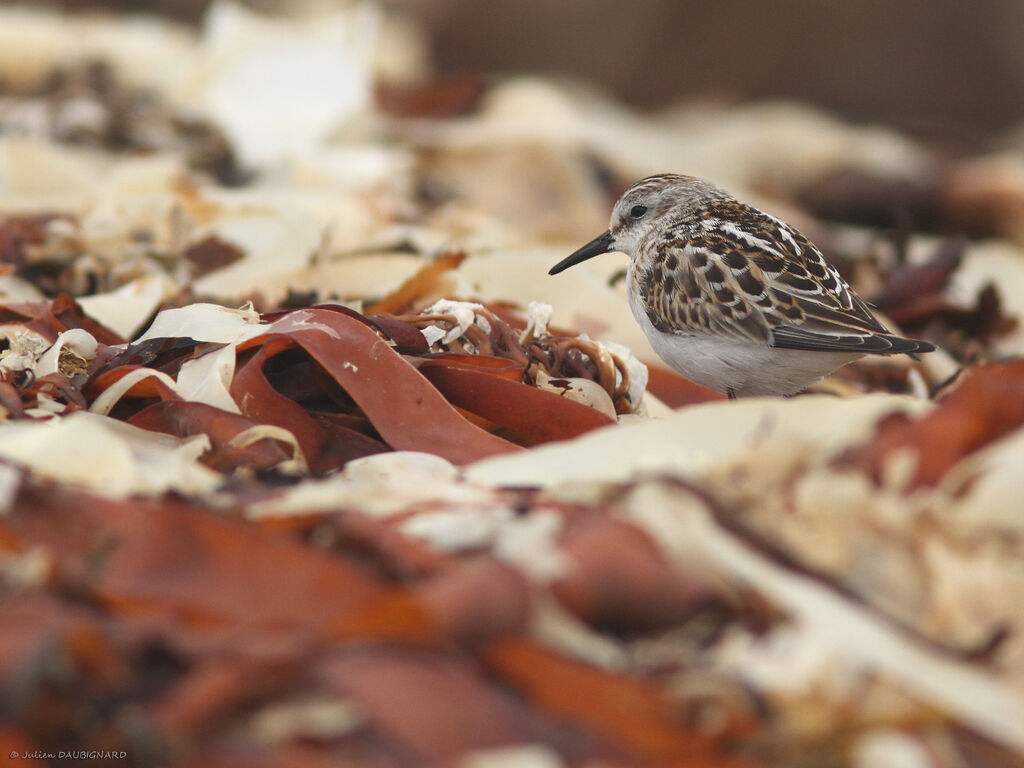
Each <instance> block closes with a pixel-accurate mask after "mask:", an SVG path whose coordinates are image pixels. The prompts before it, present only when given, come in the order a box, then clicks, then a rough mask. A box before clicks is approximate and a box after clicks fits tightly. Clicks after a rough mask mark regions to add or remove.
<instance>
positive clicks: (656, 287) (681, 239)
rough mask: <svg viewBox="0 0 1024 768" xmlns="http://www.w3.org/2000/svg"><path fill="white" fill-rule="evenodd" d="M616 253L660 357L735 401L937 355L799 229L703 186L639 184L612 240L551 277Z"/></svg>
mask: <svg viewBox="0 0 1024 768" xmlns="http://www.w3.org/2000/svg"><path fill="white" fill-rule="evenodd" d="M609 251H622V252H624V253H626V254H627V255H628V256H629V259H630V262H629V269H628V271H627V273H626V286H627V291H628V294H629V306H630V309H631V310H632V311H633V316H634V317H635V318H636V320H637V322H638V323H640V326H641V327H642V328H643V330H644V333H645V334H646V335H647V338H648V340H649V341H650V342H651V346H652V347H653V348H654V351H655V352H657V353H658V355H659V356H660V357H661V358H662V359H663V360H664V361H665V362H666V363H668V364H669V366H670V367H672V368H674V369H675V370H677V371H679V373H681V374H683V375H684V376H685V377H686V378H688V379H690V380H691V381H695V382H697V383H698V384H702V385H704V386H706V387H710V388H711V389H716V390H718V391H719V392H724V393H726V394H727V395H728V396H729V397H730V398H736V397H748V396H757V395H791V394H794V393H795V392H799V391H800V390H802V389H804V388H805V387H806V386H807V385H808V384H811V383H813V382H815V381H817V380H819V379H821V378H822V377H824V376H826V375H828V374H829V373H831V372H832V371H834V370H835V369H836V368H839V367H840V366H842V365H845V364H847V363H849V362H852V361H854V360H857V359H858V358H860V357H862V356H863V355H895V354H901V353H906V354H910V355H913V354H914V353H917V352H931V351H932V350H934V349H935V346H934V345H933V344H930V343H929V342H927V341H917V340H915V339H905V338H901V337H899V336H895V335H893V334H892V333H891V332H890V331H889V330H888V329H887V328H886V327H885V326H884V325H882V324H881V323H880V322H878V320H877V319H876V318H875V316H874V315H872V314H871V310H870V309H868V306H867V304H865V303H864V301H863V300H862V299H861V298H860V297H859V296H857V294H855V293H854V292H853V290H852V289H851V288H850V286H849V285H847V283H846V281H844V280H843V278H842V277H840V276H839V272H838V271H837V270H836V268H835V267H833V266H832V265H831V264H829V263H828V262H827V261H826V260H825V257H824V256H822V254H821V251H819V250H818V249H817V247H815V246H814V244H813V243H811V242H810V241H809V240H808V239H807V238H806V237H804V236H803V235H802V234H801V233H800V232H798V231H797V230H796V229H794V228H793V227H791V226H789V225H788V224H786V223H785V222H783V221H781V220H779V219H777V218H775V217H774V216H771V215H769V214H767V213H764V212H763V211H760V210H758V209H757V208H754V207H753V206H750V205H747V204H746V203H741V202H740V201H739V200H737V199H736V198H735V197H733V196H732V195H730V194H729V193H728V192H726V191H725V190H724V189H722V188H721V187H718V186H716V185H714V184H712V183H710V182H708V181H705V180H703V179H698V178H694V177H692V176H681V175H677V174H660V175H657V176H649V177H647V178H646V179H641V180H640V181H638V182H636V183H635V184H633V186H631V187H630V188H629V189H627V190H626V191H625V192H624V193H623V195H622V197H620V198H619V200H618V202H617V203H616V204H615V207H614V209H613V210H612V215H611V222H610V224H609V228H608V230H607V231H606V232H604V233H603V234H601V235H598V236H597V237H596V238H594V239H593V240H591V241H590V242H589V243H587V244H586V245H584V246H583V247H582V248H580V249H579V250H577V251H576V252H575V253H573V254H572V255H570V256H568V257H567V258H565V259H563V260H562V261H560V262H559V263H558V264H556V265H555V266H554V267H552V268H551V271H550V272H549V274H552V275H555V274H558V273H559V272H561V271H563V270H565V269H568V268H569V267H571V266H573V265H575V264H579V263H580V262H582V261H586V260H587V259H590V258H593V257H594V256H597V255H599V254H602V253H608V252H609Z"/></svg>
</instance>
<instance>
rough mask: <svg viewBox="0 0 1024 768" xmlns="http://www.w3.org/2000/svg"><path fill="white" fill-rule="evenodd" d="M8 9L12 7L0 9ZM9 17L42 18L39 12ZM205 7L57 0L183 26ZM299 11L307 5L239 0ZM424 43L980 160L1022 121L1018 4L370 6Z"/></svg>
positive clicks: (492, 66)
mask: <svg viewBox="0 0 1024 768" xmlns="http://www.w3.org/2000/svg"><path fill="white" fill-rule="evenodd" d="M5 1H6V2H7V4H12V3H11V2H10V0H5ZM21 4H22V5H31V6H34V7H39V6H40V5H42V4H41V3H39V2H37V1H36V0H29V1H28V2H22V3H21ZM207 4H208V3H207V2H206V0H106V1H105V2H103V1H100V0H65V1H64V2H62V3H53V5H57V6H58V7H63V8H69V9H75V10H82V9H101V10H108V11H113V12H127V11H149V12H157V13H161V14H165V15H168V16H171V17H173V18H175V19H178V20H182V21H187V22H195V21H197V20H198V19H199V18H200V17H201V15H202V13H203V11H204V9H205V7H206V6H207ZM246 4H247V5H249V6H251V7H253V8H254V9H258V10H261V11H274V12H278V13H281V12H285V13H287V12H298V11H308V10H309V9H310V6H316V5H317V0H297V1H296V0H248V2H247V3H246ZM382 5H384V6H385V7H387V8H388V9H389V10H391V11H393V12H395V13H399V14H404V15H406V16H407V17H410V18H411V19H412V20H414V21H415V22H416V23H417V24H418V25H420V26H422V27H423V28H425V29H426V30H427V32H428V35H429V38H430V40H431V45H432V52H431V53H432V60H433V62H434V63H435V64H436V66H437V67H438V70H439V74H445V73H451V72H467V71H468V72H473V73H499V74H500V73H502V72H510V71H516V72H537V73H542V74H549V75H551V74H554V75H559V74H561V75H565V76H569V77H574V78H582V79H585V80H587V81H591V82H593V83H595V84H597V85H598V86H600V87H603V88H605V89H607V90H608V91H609V92H611V93H613V94H615V95H616V96H617V97H618V98H620V99H622V100H624V101H626V102H627V103H631V104H634V105H637V106H640V107H657V106H661V105H665V104H673V103H676V102H679V101H681V100H683V99H688V98H693V97H703V98H712V99H717V100H723V101H727V102H728V101H738V100H747V99H754V98H763V97H788V98H793V99H799V100H803V101H809V102H811V103H814V104H817V105H819V106H822V107H825V108H827V109H830V110H834V111H836V112H837V113H838V114H839V115H841V116H843V117H845V118H847V119H849V120H853V121H864V122H878V123H884V124H888V125H892V126H896V127H898V128H900V129H902V130H905V131H908V132H910V133H912V134H914V135H916V136H918V137H921V138H927V139H930V140H937V141H939V142H943V143H948V144H949V145H950V146H951V147H952V148H959V149H965V150H970V149H977V148H978V147H979V145H983V144H985V143H987V142H988V141H989V140H990V139H991V138H992V137H994V136H995V137H997V136H998V135H999V134H1000V133H1001V132H1003V131H1005V130H1007V129H1009V128H1010V127H1012V126H1013V125H1014V124H1015V123H1017V121H1019V120H1021V118H1022V115H1024V109H1022V106H1024V46H1022V45H1021V41H1022V40H1024V4H1022V3H1021V2H1019V0H983V1H982V2H972V3H964V2H958V1H956V0H933V1H932V2H928V3H922V2H914V1H912V0H895V1H893V0H853V1H852V2H843V3H836V2H826V1H825V0H776V2H772V3H764V2H758V1H757V0H717V2H714V3H703V2H679V1H678V0H634V2H631V3H629V5H628V7H625V6H624V5H623V4H622V3H620V2H616V0H566V1H565V2H559V3H551V2H546V1H545V0H507V1H506V2H500V3H481V2H478V1H477V0H383V2H382Z"/></svg>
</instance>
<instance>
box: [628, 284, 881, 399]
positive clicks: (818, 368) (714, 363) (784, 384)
mask: <svg viewBox="0 0 1024 768" xmlns="http://www.w3.org/2000/svg"><path fill="white" fill-rule="evenodd" d="M627 290H628V292H629V307H630V309H631V310H632V312H633V317H635V318H636V321H637V323H639V324H640V327H641V328H642V329H643V331H644V334H645V335H646V336H647V340H648V341H649V342H650V343H651V347H652V348H653V349H654V351H655V352H656V353H657V354H658V356H659V357H660V358H661V359H662V360H664V361H665V362H666V363H668V365H669V367H671V368H672V369H674V370H676V371H678V372H679V373H681V374H682V375H683V376H685V377H686V378H688V379H689V380H690V381H693V382H696V383H697V384H701V385H703V386H705V387H710V388H711V389H714V390H717V391H719V392H728V391H729V390H730V389H731V390H732V391H733V393H734V394H735V395H737V396H740V397H750V396H757V395H789V394H793V393H794V392H799V391H800V390H801V389H804V388H805V387H806V386H807V385H809V384H812V383H814V382H815V381H818V380H819V379H820V378H822V377H823V376H826V375H828V374H829V373H831V372H832V371H834V370H835V369H836V368H839V367H840V366H842V365H845V364H846V363H849V362H852V361H854V360H856V359H858V358H860V357H862V355H860V354H856V353H849V352H818V351H805V350H798V349H778V348H775V347H770V346H768V345H767V344H757V343H753V342H750V341H742V340H739V339H735V338H731V337H728V336H721V335H716V334H713V333H708V332H696V333H694V332H685V331H682V332H678V333H676V332H670V333H666V332H664V331H659V330H658V329H657V328H655V327H654V325H653V324H652V323H651V321H650V319H649V318H648V317H647V312H646V309H645V307H644V303H643V299H642V298H641V297H640V291H639V290H637V289H636V286H635V281H634V280H633V269H632V265H631V266H630V270H629V272H628V273H627Z"/></svg>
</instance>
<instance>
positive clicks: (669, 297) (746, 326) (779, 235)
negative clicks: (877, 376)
mask: <svg viewBox="0 0 1024 768" xmlns="http://www.w3.org/2000/svg"><path fill="white" fill-rule="evenodd" d="M657 245H658V247H657V249H656V253H655V256H654V258H653V259H652V260H651V261H650V263H649V264H648V265H647V267H646V268H644V267H639V268H638V278H637V279H638V281H639V288H640V291H641V296H642V297H643V298H644V299H645V305H646V307H647V314H648V318H649V319H650V320H651V322H652V324H653V325H654V326H655V327H656V328H658V329H659V330H663V331H665V332H669V333H671V332H677V333H713V334H716V335H722V336H724V337H727V338H734V339H736V340H746V341H751V342H758V343H765V344H768V345H771V346H775V347H780V348H786V349H806V350H817V351H833V352H843V351H848V352H855V353H856V352H860V353H871V352H875V353H879V352H883V353H884V352H889V351H894V345H893V340H894V339H896V338H897V337H893V336H892V335H891V334H890V331H889V330H888V329H887V328H886V327H885V326H883V325H882V324H881V323H879V322H878V320H877V319H876V318H875V317H874V315H872V314H871V310H869V309H868V307H867V305H866V304H865V303H864V302H863V301H862V300H861V299H860V298H859V297H858V296H856V295H855V294H854V293H853V292H852V291H851V290H850V287H849V286H848V285H847V284H846V282H845V281H844V280H843V279H842V277H840V275H839V273H838V272H837V271H836V269H835V268H834V267H833V266H832V265H831V264H829V263H828V262H827V261H825V258H824V257H823V256H822V255H821V252H820V251H818V249H817V248H815V247H814V245H813V244H811V243H810V241H808V240H807V238H806V237H804V236H803V235H802V234H801V233H800V232H798V231H797V230H795V229H793V228H792V227H790V226H788V225H787V224H785V223H784V222H782V221H780V220H778V219H776V218H774V217H772V216H769V215H768V214H765V213H762V212H761V211H758V210H757V209H756V208H752V207H750V206H747V205H744V204H743V203H739V202H737V201H735V200H725V201H717V202H715V203H709V204H708V205H707V206H706V207H705V208H704V209H702V210H700V211H698V217H697V219H696V224H693V225H691V226H688V227H686V228H678V229H676V230H674V231H672V232H671V233H670V234H669V235H668V236H667V237H666V238H665V239H663V240H662V241H661V242H659V243H658V244H657Z"/></svg>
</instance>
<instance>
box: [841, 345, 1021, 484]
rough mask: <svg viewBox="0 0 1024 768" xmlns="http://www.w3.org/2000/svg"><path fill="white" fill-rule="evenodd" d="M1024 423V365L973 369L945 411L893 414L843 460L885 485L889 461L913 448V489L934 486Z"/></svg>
mask: <svg viewBox="0 0 1024 768" xmlns="http://www.w3.org/2000/svg"><path fill="white" fill-rule="evenodd" d="M1021 425H1024V362H1022V361H1019V360H1017V361H1013V362H1008V363H993V364H990V365H985V366H977V367H975V368H972V369H968V371H967V372H966V373H965V374H964V376H963V377H962V380H961V381H960V382H959V383H958V385H957V387H956V389H954V390H953V391H952V392H951V393H950V394H948V395H947V396H945V397H944V398H943V399H942V400H940V401H939V407H938V408H937V409H935V410H934V411H932V412H931V413H930V414H928V415H927V416H924V417H923V418H921V419H917V420H913V419H910V418H908V417H906V416H903V415H893V416H889V417H887V418H885V419H883V420H882V421H881V422H879V424H878V425H877V434H876V435H875V436H874V437H873V438H872V439H871V440H870V441H868V442H866V443H865V444H863V445H861V446H858V447H855V448H851V449H850V450H849V451H847V453H846V455H845V456H844V457H843V458H842V459H841V463H842V464H843V465H845V466H853V467H858V468H860V469H862V470H864V471H866V472H868V473H870V474H871V475H872V477H874V479H875V481H876V482H879V481H880V480H881V478H882V475H883V473H884V470H885V466H886V463H887V461H888V459H889V458H890V457H891V456H892V455H893V454H895V453H896V452H898V451H902V450H904V449H911V450H912V451H913V453H914V454H915V455H916V457H917V463H916V466H915V468H914V473H913V475H912V478H911V480H910V484H909V488H916V487H918V486H923V485H934V484H935V483H937V482H938V481H939V480H941V479H942V477H943V475H945V473H946V472H947V471H948V470H949V469H950V468H951V467H952V466H953V465H954V464H956V463H957V462H958V461H959V460H960V459H962V458H963V457H965V456H967V455H968V454H970V453H973V452H974V451H977V450H978V449H980V448H982V447H983V446H985V445H988V444H989V443H991V442H993V441H995V440H998V439H999V438H1000V437H1002V436H1004V435H1006V434H1008V433H1009V432H1011V431H1012V430H1014V429H1016V428H1018V427H1020V426H1021Z"/></svg>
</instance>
